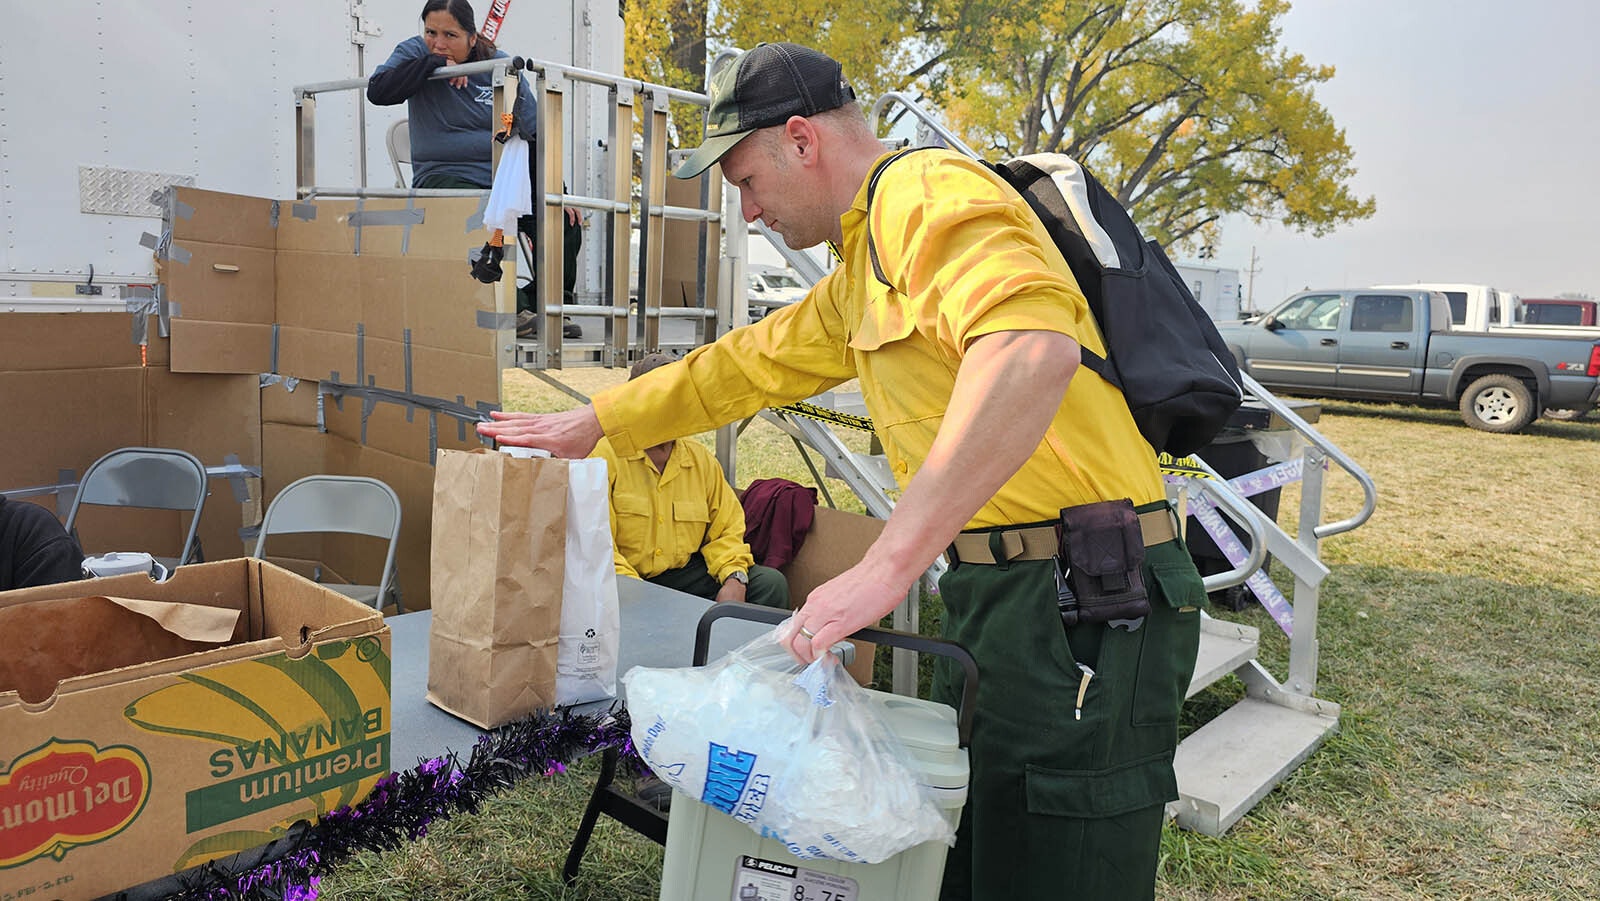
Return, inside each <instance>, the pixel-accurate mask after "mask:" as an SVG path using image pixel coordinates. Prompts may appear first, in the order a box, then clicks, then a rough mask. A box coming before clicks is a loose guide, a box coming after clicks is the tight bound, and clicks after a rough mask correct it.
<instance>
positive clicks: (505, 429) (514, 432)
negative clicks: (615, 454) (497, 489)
mask: <svg viewBox="0 0 1600 901" xmlns="http://www.w3.org/2000/svg"><path fill="white" fill-rule="evenodd" d="M489 416H490V417H492V419H493V421H492V422H480V423H478V434H479V435H482V436H484V437H485V438H493V439H494V441H495V443H496V444H503V445H507V446H510V447H537V448H540V449H542V450H547V451H549V452H550V453H551V455H552V456H556V457H562V458H564V459H568V460H581V459H583V458H584V457H587V456H589V453H590V452H591V451H593V450H594V446H595V445H596V444H598V443H599V441H600V439H601V438H603V437H605V433H604V432H603V431H601V429H600V420H599V418H598V417H596V416H595V413H594V407H592V406H583V407H579V408H578V409H576V410H567V411H564V412H561V413H503V412H500V411H498V410H497V411H494V412H492V413H490V414H489Z"/></svg>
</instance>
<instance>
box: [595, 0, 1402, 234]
mask: <svg viewBox="0 0 1600 901" xmlns="http://www.w3.org/2000/svg"><path fill="white" fill-rule="evenodd" d="M627 2H628V7H627V19H628V29H629V31H628V35H629V45H628V53H629V58H630V72H632V71H633V69H634V67H639V66H643V67H644V69H641V72H642V71H653V72H658V73H665V74H663V77H673V73H674V72H675V73H676V75H677V76H678V77H681V78H684V79H686V81H669V82H667V83H669V84H675V85H678V86H685V87H689V86H692V87H694V88H696V89H698V88H699V87H700V86H701V85H702V84H703V75H697V74H695V73H692V72H689V71H688V70H687V69H681V68H680V69H671V68H669V66H670V65H676V64H677V63H676V62H674V61H681V60H682V56H681V54H679V55H676V56H675V55H673V52H672V51H673V49H674V48H675V47H681V46H683V44H684V42H683V41H682V39H681V37H678V35H679V34H680V33H681V31H682V28H681V24H682V23H681V19H682V13H683V11H684V10H685V9H687V8H688V7H686V6H685V5H684V4H674V3H668V2H664V0H627ZM702 2H703V0H702ZM1288 10H1289V3H1288V0H1249V2H1245V0H1146V2H1113V0H1102V2H1092V0H1091V2H1073V0H1067V2H1055V3H1037V2H1028V3H1023V2H1017V0H926V2H914V0H860V2H857V3H855V4H850V5H840V4H836V3H822V2H818V0H791V2H789V3H787V4H771V3H770V2H768V0H719V2H718V3H717V4H716V5H715V6H714V7H711V8H710V9H709V10H708V11H706V12H704V21H705V23H706V28H705V32H704V33H705V34H706V35H707V36H708V41H707V44H708V45H709V46H711V47H722V46H741V47H749V46H754V45H755V44H756V43H758V42H760V41H763V40H771V41H776V40H790V41H795V42H797V43H802V44H809V45H811V46H815V47H817V48H819V49H821V50H824V51H825V52H827V53H829V54H830V55H832V56H834V57H835V58H837V59H838V60H839V61H840V62H841V63H842V64H843V65H844V69H845V72H846V74H847V76H848V77H849V78H850V79H851V82H852V83H853V84H854V85H855V87H856V89H857V92H858V93H859V94H861V95H863V97H864V98H868V99H870V98H871V97H876V96H879V95H881V94H882V93H883V92H885V91H891V90H894V91H904V92H908V93H911V94H914V95H916V96H919V97H922V98H924V104H925V105H927V106H930V107H932V108H934V109H936V110H938V111H940V112H941V114H942V115H943V117H944V119H945V121H946V123H947V124H948V125H949V126H950V127H951V128H952V129H953V130H954V131H955V132H956V133H957V134H959V135H960V136H961V137H962V139H963V141H965V142H966V143H967V144H968V145H969V146H971V147H973V148H974V149H976V150H978V151H979V152H981V153H983V154H985V155H986V156H988V157H990V158H994V159H998V158H1002V157H1008V156H1017V155H1022V154H1026V153H1037V152H1045V151H1060V152H1062V153H1067V154H1069V155H1071V156H1073V157H1075V158H1077V159H1079V160H1081V161H1083V162H1084V163H1085V164H1086V165H1088V166H1089V168H1090V170H1091V171H1093V172H1094V173H1095V175H1096V176H1097V177H1098V178H1099V179H1100V180H1101V181H1102V182H1104V183H1105V185H1106V188H1107V189H1108V190H1109V191H1111V192H1112V193H1113V194H1114V195H1115V196H1116V197H1117V198H1118V199H1119V200H1121V201H1122V202H1123V203H1124V204H1125V205H1127V206H1128V208H1129V209H1130V210H1131V211H1132V213H1133V216H1134V218H1135V219H1136V220H1137V221H1138V222H1139V224H1140V226H1141V227H1142V228H1143V229H1144V230H1145V231H1146V232H1147V233H1148V234H1149V235H1150V236H1151V237H1153V238H1156V239H1157V240H1159V241H1161V242H1162V243H1164V244H1177V245H1179V246H1183V247H1187V248H1189V249H1199V250H1200V251H1201V252H1202V253H1204V249H1205V248H1206V247H1207V246H1209V245H1213V244H1214V243H1215V241H1216V232H1217V226H1218V222H1219V220H1220V219H1221V218H1222V217H1223V216H1226V215H1228V214H1230V213H1237V214H1243V215H1246V216H1249V217H1251V218H1252V219H1255V220H1257V221H1266V220H1271V221H1279V222H1282V223H1284V224H1286V225H1288V226H1290V227H1292V228H1295V229H1299V230H1302V231H1308V232H1310V233H1312V234H1316V235H1322V234H1325V233H1327V232H1328V231H1330V230H1332V229H1333V228H1335V227H1337V226H1338V225H1340V224H1342V223H1345V222H1350V221H1354V220H1357V219H1362V218H1365V217H1368V216H1371V215H1372V213H1373V211H1374V202H1373V200H1372V198H1370V197H1366V198H1362V197H1358V196H1356V195H1355V194H1354V193H1353V192H1351V190H1350V188H1349V186H1348V182H1349V180H1350V178H1351V176H1352V175H1354V173H1355V166H1354V154H1353V152H1352V151H1351V149H1350V147H1349V145H1348V144H1347V143H1346V141H1345V137H1344V132H1343V131H1342V130H1341V129H1340V128H1339V127H1338V126H1337V125H1336V124H1335V123H1334V121H1333V118H1332V116H1330V115H1329V114H1328V112H1327V110H1326V109H1324V108H1323V107H1322V105H1321V104H1320V103H1318V102H1317V100H1316V96H1315V88H1316V86H1317V85H1318V84H1321V83H1323V82H1325V81H1327V80H1328V79H1330V78H1332V77H1333V74H1334V73H1333V69H1332V67H1328V66H1318V65H1313V64H1311V63H1309V62H1307V61H1306V60H1305V59H1304V58H1302V57H1301V56H1300V55H1299V54H1295V53H1290V52H1288V51H1287V50H1285V49H1283V48H1282V47H1280V46H1279V45H1278V40H1279V34H1280V32H1279V24H1278V23H1279V21H1280V20H1281V18H1282V17H1283V15H1284V14H1285V13H1286V12H1288ZM673 15H678V16H679V19H680V21H679V26H680V27H679V30H678V31H674V30H673V27H672V26H671V24H670V22H671V21H672V18H671V17H672V16H673ZM694 15H696V16H698V15H700V12H699V11H698V10H696V11H695V12H694ZM702 46H705V45H702ZM700 65H701V67H702V69H703V65H704V63H703V58H702V61H701V62H700ZM651 67H655V68H653V69H652V68H651ZM641 77H645V78H646V80H652V81H653V80H656V79H655V78H651V77H649V76H647V75H641Z"/></svg>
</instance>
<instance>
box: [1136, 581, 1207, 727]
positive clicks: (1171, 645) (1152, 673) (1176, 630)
mask: <svg viewBox="0 0 1600 901" xmlns="http://www.w3.org/2000/svg"><path fill="white" fill-rule="evenodd" d="M1148 572H1149V574H1150V582H1151V584H1150V585H1149V586H1148V587H1149V590H1150V607H1151V615H1150V621H1149V624H1148V626H1147V627H1146V628H1145V629H1143V630H1141V631H1143V632H1144V633H1145V635H1144V641H1143V642H1142V644H1141V645H1140V648H1139V674H1138V677H1137V678H1136V680H1135V682H1134V689H1133V724H1134V725H1135V726H1169V725H1176V724H1177V722H1178V708H1180V707H1182V706H1183V699H1184V696H1185V695H1186V694H1188V692H1189V679H1190V677H1192V676H1193V675H1194V661H1195V655H1196V654H1198V653H1199V651H1200V608H1201V607H1203V606H1205V603H1206V589H1205V584H1204V583H1203V582H1201V581H1200V574H1199V573H1197V572H1195V568H1194V566H1193V565H1192V564H1190V563H1189V562H1188V561H1184V562H1183V563H1181V564H1156V565H1154V566H1151V567H1150V568H1149V570H1148Z"/></svg>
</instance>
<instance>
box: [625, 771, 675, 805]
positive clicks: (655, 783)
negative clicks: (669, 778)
mask: <svg viewBox="0 0 1600 901" xmlns="http://www.w3.org/2000/svg"><path fill="white" fill-rule="evenodd" d="M633 793H634V795H636V796H637V797H638V798H639V800H640V801H641V802H643V803H644V804H646V805H649V806H650V807H654V808H655V809H656V810H659V811H661V812H662V813H668V812H670V811H671V810H672V786H670V785H668V784H666V783H665V782H662V781H661V780H660V779H657V778H656V777H655V776H654V775H650V776H645V777H643V778H641V779H640V780H639V784H638V786H637V787H636V788H635V789H634V792H633Z"/></svg>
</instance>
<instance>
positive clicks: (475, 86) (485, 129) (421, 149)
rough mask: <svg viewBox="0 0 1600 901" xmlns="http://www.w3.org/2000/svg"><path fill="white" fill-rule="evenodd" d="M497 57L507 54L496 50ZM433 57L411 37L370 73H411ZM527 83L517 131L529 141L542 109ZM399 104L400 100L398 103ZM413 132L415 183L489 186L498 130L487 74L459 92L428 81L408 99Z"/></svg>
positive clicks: (445, 84) (520, 89) (518, 107)
mask: <svg viewBox="0 0 1600 901" xmlns="http://www.w3.org/2000/svg"><path fill="white" fill-rule="evenodd" d="M494 55H495V57H496V58H505V57H506V53H505V52H504V51H501V50H496V51H495V54H494ZM427 56H429V53H428V45H427V44H426V43H425V42H424V41H423V40H422V38H421V37H413V38H407V39H406V40H404V41H401V42H400V44H399V46H397V47H395V48H394V53H392V54H390V55H389V59H388V60H386V61H385V62H384V63H383V65H381V66H378V67H377V68H376V69H373V70H372V77H373V78H378V77H379V76H380V75H382V73H384V72H386V71H388V70H392V69H395V68H402V67H403V68H409V66H407V64H410V66H415V65H417V62H416V61H417V60H421V59H424V58H426V57H427ZM528 84H529V79H527V78H523V79H522V81H521V83H520V85H519V86H518V90H517V102H516V106H515V107H514V108H513V113H514V114H515V120H514V121H515V124H514V126H513V127H514V128H515V129H516V131H517V133H518V134H520V135H522V136H523V137H524V138H526V139H528V140H529V141H532V140H533V136H534V133H535V129H536V128H537V119H536V113H537V111H538V106H537V104H536V101H535V100H534V98H533V91H532V90H531V89H530V88H529V86H528ZM396 102H398V100H397V101H396ZM406 110H407V115H408V116H409V118H410V130H411V171H412V177H411V183H412V184H413V185H415V184H417V183H418V182H419V181H421V180H422V179H423V178H426V177H428V176H430V175H453V176H456V177H458V178H464V179H466V180H468V181H470V182H472V183H473V184H476V185H478V186H480V187H484V188H487V187H490V185H491V184H492V183H493V181H494V174H493V172H492V171H491V170H490V168H489V161H490V159H491V150H492V148H491V142H492V141H493V137H492V135H493V134H494V132H495V131H497V130H498V129H499V123H498V122H496V121H495V120H494V82H493V77H492V76H491V75H490V74H489V73H488V72H479V73H478V74H476V75H471V76H469V77H468V80H467V86H466V87H464V88H455V87H451V86H450V82H449V81H445V80H438V81H426V82H423V83H422V84H421V86H420V87H419V88H417V90H416V92H415V93H413V94H411V95H410V96H409V97H408V98H406Z"/></svg>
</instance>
